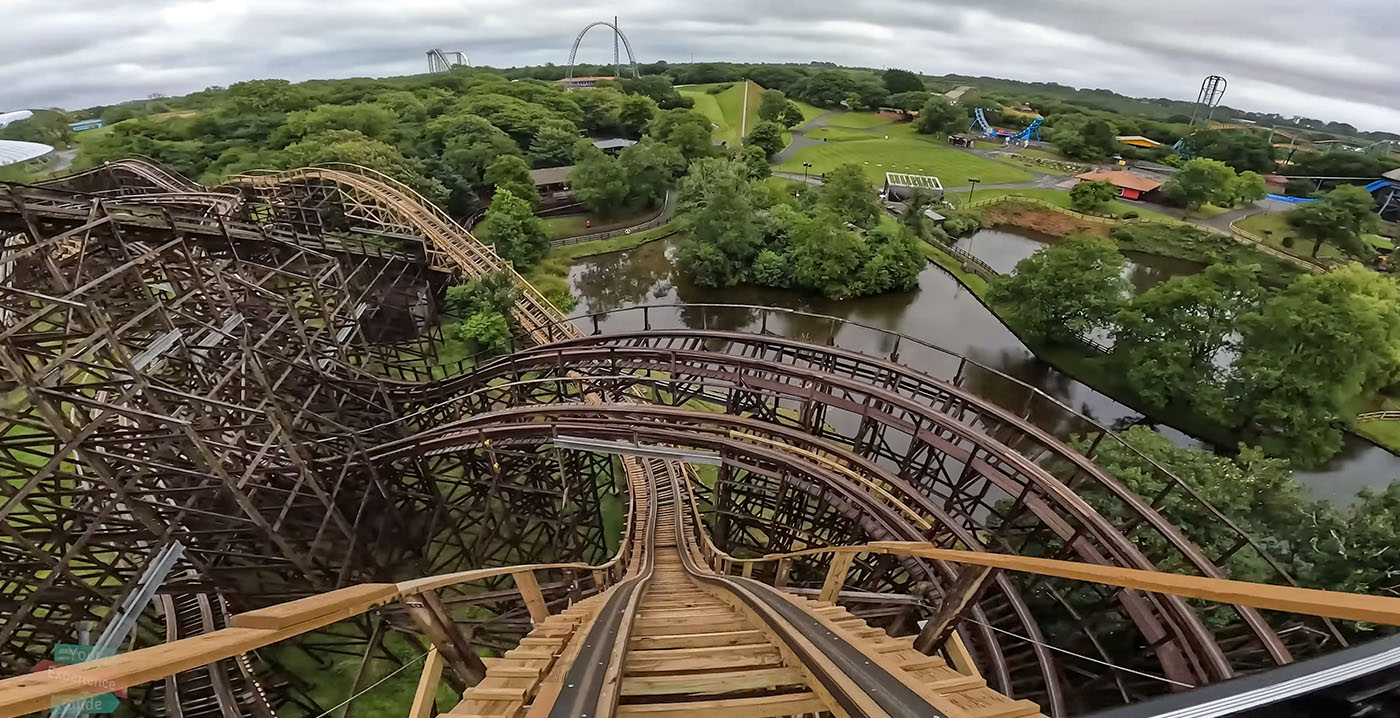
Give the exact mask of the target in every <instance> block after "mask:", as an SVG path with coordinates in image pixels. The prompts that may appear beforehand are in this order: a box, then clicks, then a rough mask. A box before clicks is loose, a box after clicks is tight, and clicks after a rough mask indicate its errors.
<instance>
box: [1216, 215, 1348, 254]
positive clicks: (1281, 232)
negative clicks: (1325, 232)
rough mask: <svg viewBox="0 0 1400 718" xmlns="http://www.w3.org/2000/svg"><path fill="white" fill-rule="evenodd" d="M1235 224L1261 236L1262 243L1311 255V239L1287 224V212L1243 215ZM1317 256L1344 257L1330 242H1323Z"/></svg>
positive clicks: (1291, 251)
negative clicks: (1304, 237) (1251, 215)
mask: <svg viewBox="0 0 1400 718" xmlns="http://www.w3.org/2000/svg"><path fill="white" fill-rule="evenodd" d="M1236 226H1238V227H1239V228H1240V229H1243V230H1244V231H1246V232H1249V233H1251V234H1254V235H1256V236H1258V237H1260V238H1262V239H1263V240H1264V244H1267V245H1269V246H1270V247H1273V248H1274V249H1277V250H1279V251H1281V252H1287V253H1289V254H1292V255H1294V256H1297V257H1311V256H1312V247H1313V243H1312V241H1311V240H1307V239H1303V238H1302V236H1301V235H1299V234H1298V231H1297V230H1296V229H1294V228H1293V226H1292V225H1290V224H1288V213H1287V212H1270V213H1268V214H1256V215H1254V216H1253V217H1245V218H1244V219H1242V220H1240V221H1239V222H1238V223H1237V224H1236ZM1285 241H1287V242H1289V243H1291V244H1292V246H1288V244H1285ZM1317 256H1318V258H1319V259H1342V258H1343V257H1344V255H1343V254H1342V253H1341V252H1340V251H1339V250H1338V249H1337V248H1336V247H1333V246H1332V245H1330V244H1323V245H1322V249H1320V250H1318V252H1317Z"/></svg>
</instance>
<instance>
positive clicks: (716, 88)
mask: <svg viewBox="0 0 1400 718" xmlns="http://www.w3.org/2000/svg"><path fill="white" fill-rule="evenodd" d="M733 86H734V83H732V82H726V83H724V84H723V85H715V86H714V87H711V88H709V89H707V90H705V94H707V95H718V94H719V93H721V92H724V91H725V90H728V89H729V88H731V87H733Z"/></svg>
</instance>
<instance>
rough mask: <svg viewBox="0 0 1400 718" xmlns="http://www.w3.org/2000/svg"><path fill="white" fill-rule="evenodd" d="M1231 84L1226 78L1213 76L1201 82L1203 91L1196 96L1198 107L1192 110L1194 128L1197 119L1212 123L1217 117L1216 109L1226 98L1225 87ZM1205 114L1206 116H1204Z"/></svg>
mask: <svg viewBox="0 0 1400 718" xmlns="http://www.w3.org/2000/svg"><path fill="white" fill-rule="evenodd" d="M1227 84H1229V83H1227V82H1226V81H1225V78H1223V77H1221V76H1219V75H1211V76H1210V77H1207V78H1206V79H1204V80H1202V81H1201V91H1200V92H1199V93H1198V94H1197V95H1196V106H1195V108H1193V109H1192V110H1191V125H1192V126H1193V127H1194V126H1195V124H1196V120H1197V118H1199V119H1200V120H1201V121H1202V122H1210V119H1211V117H1213V116H1214V115H1215V108H1217V107H1219V106H1220V100H1221V99H1222V98H1224V97H1225V86H1226V85H1227ZM1203 112H1204V114H1202V113H1203Z"/></svg>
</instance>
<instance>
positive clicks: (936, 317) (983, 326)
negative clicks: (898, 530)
mask: <svg viewBox="0 0 1400 718" xmlns="http://www.w3.org/2000/svg"><path fill="white" fill-rule="evenodd" d="M983 240H987V241H985V242H984V241H983ZM1029 244H1035V247H1034V248H1032V247H1030V246H1029ZM1039 246H1041V245H1040V243H1039V242H1036V240H1035V238H1034V237H1033V236H1027V235H1018V234H1012V233H1009V232H1001V231H989V230H984V231H982V232H979V233H978V234H977V235H976V237H975V239H974V240H973V242H972V248H973V251H974V252H975V253H976V254H977V255H978V256H979V257H982V258H983V259H984V260H985V261H987V262H988V263H989V264H991V265H992V266H993V267H998V264H997V263H999V262H1008V261H1009V262H1010V266H1011V267H1014V266H1015V262H1016V261H1020V259H1024V257H1025V256H1029V254H1030V252H1033V251H1034V249H1035V248H1038V247H1039ZM994 249H996V252H1000V253H996V252H994V251H993V250H994ZM1028 249H1029V250H1030V251H1029V252H1028V251H1027V250H1028ZM672 253H673V248H672V247H671V246H670V244H669V243H668V242H666V241H657V242H651V243H649V244H645V245H642V246H641V247H638V248H637V249H634V250H630V251H627V252H614V253H611V254H604V255H598V256H594V257H587V258H584V259H582V260H580V261H579V262H578V263H577V264H575V265H574V266H573V267H572V268H571V269H570V270H569V284H570V286H571V288H572V290H573V292H574V294H576V295H578V296H579V303H578V306H577V307H575V309H574V311H573V312H572V314H573V315H574V316H582V315H586V314H591V313H594V312H604V311H610V310H614V309H621V308H625V307H630V306H637V305H641V304H682V305H684V304H748V305H754V306H766V307H783V308H788V309H796V310H800V311H805V312H812V313H814V314H826V315H830V316H835V317H840V318H843V319H847V320H849V321H853V322H859V323H862V324H868V325H870V326H873V327H879V328H882V329H887V330H890V331H894V332H898V333H900V334H907V335H909V336H912V337H915V338H917V339H920V340H923V341H926V342H929V343H930V344H934V345H936V346H939V347H942V348H944V349H947V350H949V351H951V352H955V353H957V354H962V355H964V356H967V357H968V358H970V359H973V360H975V361H977V362H979V363H981V364H984V365H986V366H989V367H992V368H994V369H996V370H998V371H1002V372H1005V373H1006V374H1008V375H1010V376H1013V377H1016V378H1017V379H1019V380H1021V381H1024V382H1026V383H1027V384H1030V385H1033V386H1036V387H1039V388H1040V389H1041V390H1042V391H1044V392H1045V393H1046V394H1049V395H1050V396H1053V397H1055V398H1056V399H1058V400H1060V401H1061V402H1063V403H1064V404H1065V405H1066V406H1069V407H1070V408H1072V409H1074V410H1076V411H1078V412H1080V413H1081V414H1084V415H1085V416H1088V417H1090V418H1092V419H1094V420H1095V421H1098V422H1099V423H1102V424H1104V425H1105V426H1109V427H1111V428H1116V429H1122V428H1126V427H1127V426H1130V425H1132V424H1135V423H1142V422H1143V421H1144V418H1143V416H1142V415H1141V414H1139V413H1137V412H1136V411H1133V410H1132V409H1130V408H1128V407H1126V406H1124V405H1122V404H1120V403H1118V402H1116V401H1114V400H1113V399H1111V398H1109V397H1107V396H1105V395H1103V394H1100V393H1099V392H1097V391H1095V390H1093V389H1091V388H1089V387H1088V386H1086V385H1084V384H1082V383H1080V382H1078V381H1076V380H1075V379H1074V378H1072V377H1070V376H1068V375H1066V374H1064V373H1061V372H1059V371H1057V370H1056V369H1054V368H1053V367H1051V366H1050V365H1048V364H1046V363H1044V362H1042V361H1040V360H1038V359H1037V358H1036V357H1035V356H1034V355H1033V354H1031V352H1030V351H1029V350H1028V349H1026V347H1025V345H1024V344H1022V343H1021V341H1020V340H1019V339H1017V338H1016V335H1015V334H1012V333H1011V331H1010V330H1009V329H1007V328H1006V327H1005V326H1004V325H1003V324H1002V323H1001V322H1000V321H999V320H998V319H997V318H996V316H994V315H993V314H992V313H991V312H990V311H988V310H987V308H986V307H984V306H982V303H981V302H979V301H978V300H977V298H976V297H974V296H973V295H972V294H971V293H970V292H968V291H967V290H966V289H964V288H963V286H962V285H961V284H959V283H958V282H957V281H956V280H954V279H953V278H952V277H950V276H948V275H947V274H945V273H944V272H943V271H942V270H940V269H938V268H937V267H933V266H930V267H928V268H927V269H925V270H924V271H923V272H922V273H921V274H920V275H919V287H918V289H916V290H914V291H911V292H904V293H900V294H884V295H880V296H875V297H862V298H860V299H849V300H843V301H836V300H830V299H826V298H824V297H820V296H811V295H806V294H801V293H798V292H792V291H786V290H781V289H769V288H765V287H754V286H739V287H729V288H725V289H705V288H703V287H697V286H695V285H693V284H691V283H689V282H687V281H685V279H684V278H682V277H680V276H679V275H678V274H677V273H675V272H674V271H672V267H671V259H670V255H671V254H672ZM1018 254H1021V255H1024V256H1021V257H1020V258H1019V259H1015V260H1014V261H1013V260H1012V258H1013V257H1016V256H1017V255H1018ZM993 258H995V260H996V261H995V262H994V261H993ZM1131 259H1132V260H1133V264H1132V265H1131V267H1130V268H1129V269H1128V274H1127V276H1128V278H1129V279H1130V280H1131V281H1132V282H1133V285H1134V286H1135V287H1137V288H1138V289H1139V291H1141V290H1143V289H1145V288H1147V287H1151V286H1153V285H1154V284H1157V283H1160V282H1162V281H1165V280H1166V279H1167V278H1169V277H1172V276H1175V275H1177V274H1186V273H1191V272H1195V271H1198V270H1199V266H1198V265H1195V264H1193V263H1190V262H1178V261H1176V260H1164V259H1163V258H1161V257H1151V256H1144V255H1137V256H1134V257H1131ZM649 313H650V316H651V321H652V324H653V325H654V326H665V327H675V326H677V325H683V326H686V327H690V328H695V329H721V330H734V329H743V330H749V331H757V330H759V329H760V328H761V324H760V322H761V320H760V317H759V316H758V314H757V313H756V312H753V311H745V310H729V309H726V310H715V309H705V308H703V307H696V306H690V307H687V306H681V307H657V308H653V309H651V310H650V312H649ZM599 326H600V327H603V328H605V329H606V330H607V331H627V330H633V329H642V328H643V326H644V318H643V316H642V313H641V312H629V313H626V314H622V315H617V316H612V317H605V318H603V319H601V320H599ZM767 330H768V331H770V332H773V333H775V334H781V335H783V336H789V337H793V338H797V339H803V340H807V341H811V342H817V343H825V342H827V341H828V340H830V341H832V343H834V344H836V345H837V346H841V347H845V348H847V349H852V350H856V351H862V352H866V353H869V354H876V355H880V354H888V353H889V351H890V350H891V349H892V348H893V347H892V346H891V344H892V342H893V339H892V338H891V337H890V336H889V335H887V334H883V333H879V332H875V331H872V330H868V329H862V328H861V327H854V326H850V325H845V326H843V327H841V329H840V330H839V331H835V332H833V325H832V323H831V322H829V321H826V320H823V319H821V318H816V317H803V316H791V315H770V316H769V319H768V325H767ZM925 353H926V355H921V354H919V353H918V350H917V349H916V348H913V347H908V345H905V348H903V349H902V351H901V357H900V358H901V360H902V361H903V362H905V363H907V364H909V365H910V366H915V367H922V368H924V369H925V370H926V371H929V372H930V373H935V374H938V373H942V374H944V375H949V374H951V373H952V370H955V369H956V367H955V366H943V365H937V366H935V365H934V364H933V363H935V362H941V363H948V362H951V361H952V360H951V359H949V358H947V357H946V356H942V355H937V354H934V353H932V352H928V351H927V350H925ZM967 383H968V386H969V388H971V389H972V390H973V391H974V392H975V393H978V394H981V395H983V396H986V397H988V398H990V399H992V400H994V401H997V402H998V403H1000V404H1001V405H1003V406H1005V407H1007V408H1010V409H1012V410H1016V411H1021V410H1023V409H1029V411H1030V412H1031V416H1032V418H1034V419H1036V420H1038V421H1040V422H1045V421H1047V420H1049V419H1050V418H1051V417H1052V416H1053V417H1055V418H1056V420H1066V421H1067V420H1068V419H1065V418H1064V417H1063V416H1062V415H1057V414H1056V413H1055V412H1051V411H1049V407H1038V406H1035V405H1032V406H1030V407H1025V406H1024V403H1025V401H1026V393H1025V391H1024V390H1021V389H1019V388H1018V387H1016V386H1015V385H1013V384H1011V383H1010V382H1007V381H1006V380H1005V379H1003V378H1001V377H998V376H996V375H994V374H991V373H989V372H980V373H970V374H969V375H968V376H967ZM1047 428H1050V429H1052V430H1054V431H1055V433H1057V434H1058V433H1060V432H1059V429H1062V428H1065V429H1074V428H1076V427H1048V426H1047ZM1157 428H1158V429H1160V430H1161V431H1162V432H1163V433H1164V434H1165V435H1166V436H1168V437H1169V438H1171V439H1172V440H1173V441H1174V442H1176V443H1177V444H1179V445H1189V446H1201V444H1200V442H1198V441H1196V440H1194V439H1192V438H1191V437H1188V436H1186V435H1185V434H1183V433H1181V432H1180V431H1177V430H1175V429H1173V428H1171V427H1167V426H1158V427H1157ZM1296 476H1297V477H1298V479H1299V481H1301V482H1303V483H1304V484H1305V485H1307V486H1308V487H1310V488H1311V489H1312V490H1313V492H1314V493H1315V494H1316V495H1317V496H1319V497H1320V498H1328V499H1333V500H1346V499H1347V498H1349V497H1350V496H1352V495H1353V494H1354V493H1355V491H1356V489H1358V488H1360V487H1362V486H1376V485H1384V484H1386V483H1389V481H1390V480H1391V479H1392V478H1395V477H1397V476H1400V458H1397V457H1395V456H1394V455H1393V454H1390V453H1389V452H1387V451H1385V450H1383V449H1379V448H1377V447H1375V446H1373V445H1371V444H1370V443H1368V442H1366V441H1364V440H1362V439H1359V438H1357V437H1354V436H1351V435H1348V437H1347V445H1346V449H1345V450H1344V451H1343V453H1342V454H1340V455H1339V456H1337V457H1336V458H1334V459H1333V460H1332V462H1330V463H1329V465H1328V466H1327V467H1324V468H1323V469H1320V470H1317V471H1308V472H1304V471H1300V472H1298V473H1297V474H1296Z"/></svg>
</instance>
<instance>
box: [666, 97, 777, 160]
mask: <svg viewBox="0 0 1400 718" xmlns="http://www.w3.org/2000/svg"><path fill="white" fill-rule="evenodd" d="M725 85H728V86H729V87H727V88H726V89H724V90H723V91H722V92H718V93H714V94H711V93H710V92H709V90H711V89H714V88H716V87H723V86H725ZM677 90H678V91H679V92H680V93H681V94H682V95H684V96H686V97H689V98H690V99H691V100H694V102H695V108H694V109H695V110H696V111H697V112H699V113H701V114H703V115H705V117H708V118H709V119H710V123H711V124H712V125H713V127H712V131H711V136H712V137H713V138H714V139H716V140H722V141H724V143H725V144H726V145H728V146H729V147H738V146H739V145H740V144H742V142H743V139H744V132H746V131H751V130H753V126H754V125H755V124H757V123H758V121H759V119H758V103H759V100H760V98H761V97H762V95H763V88H762V87H761V86H759V84H758V83H756V82H743V81H740V82H721V83H714V84H709V85H688V86H686V87H680V88H677ZM746 93H747V94H748V113H747V114H745V112H744V108H745V104H744V95H745V94H746Z"/></svg>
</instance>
